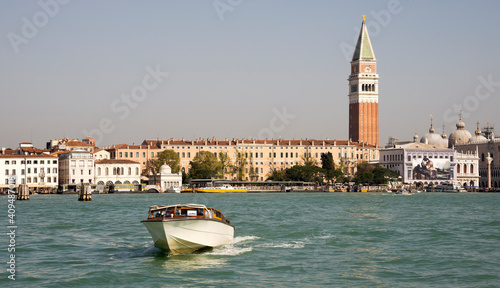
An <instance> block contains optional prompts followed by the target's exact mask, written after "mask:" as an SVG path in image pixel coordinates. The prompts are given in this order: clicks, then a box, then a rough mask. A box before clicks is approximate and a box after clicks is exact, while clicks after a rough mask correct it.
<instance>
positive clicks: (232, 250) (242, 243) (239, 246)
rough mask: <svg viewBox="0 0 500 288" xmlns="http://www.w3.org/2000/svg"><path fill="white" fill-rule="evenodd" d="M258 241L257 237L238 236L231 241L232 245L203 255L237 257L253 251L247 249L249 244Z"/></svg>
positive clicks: (250, 248) (217, 248) (249, 248)
mask: <svg viewBox="0 0 500 288" xmlns="http://www.w3.org/2000/svg"><path fill="white" fill-rule="evenodd" d="M257 239H259V237H257V236H238V237H235V238H234V240H233V244H228V245H224V246H220V247H216V248H214V249H213V250H212V251H209V252H206V253H203V254H205V255H221V256H237V255H241V254H244V253H247V252H251V251H252V250H253V248H252V247H247V244H249V242H252V241H254V240H257Z"/></svg>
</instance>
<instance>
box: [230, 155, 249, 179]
mask: <svg viewBox="0 0 500 288" xmlns="http://www.w3.org/2000/svg"><path fill="white" fill-rule="evenodd" d="M234 164H235V165H234V169H233V171H234V174H236V175H237V177H238V180H240V181H243V177H244V176H245V167H246V165H247V158H246V156H245V154H244V153H243V152H240V151H238V150H236V160H235V163H234Z"/></svg>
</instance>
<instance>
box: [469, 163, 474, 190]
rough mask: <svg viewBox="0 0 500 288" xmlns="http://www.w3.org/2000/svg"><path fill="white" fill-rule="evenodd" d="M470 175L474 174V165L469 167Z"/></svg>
mask: <svg viewBox="0 0 500 288" xmlns="http://www.w3.org/2000/svg"><path fill="white" fill-rule="evenodd" d="M470 174H474V164H471V165H470ZM471 186H472V185H471Z"/></svg>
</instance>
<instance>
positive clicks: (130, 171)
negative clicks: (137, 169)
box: [128, 167, 132, 175]
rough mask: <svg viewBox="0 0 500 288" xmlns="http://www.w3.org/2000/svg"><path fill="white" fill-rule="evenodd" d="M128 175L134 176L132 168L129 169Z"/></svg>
mask: <svg viewBox="0 0 500 288" xmlns="http://www.w3.org/2000/svg"><path fill="white" fill-rule="evenodd" d="M128 175H132V167H128Z"/></svg>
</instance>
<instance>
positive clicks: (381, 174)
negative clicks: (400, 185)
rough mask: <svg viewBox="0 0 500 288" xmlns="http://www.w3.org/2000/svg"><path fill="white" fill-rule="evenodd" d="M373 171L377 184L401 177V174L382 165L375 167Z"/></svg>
mask: <svg viewBox="0 0 500 288" xmlns="http://www.w3.org/2000/svg"><path fill="white" fill-rule="evenodd" d="M372 173H373V182H375V183H376V184H387V183H388V182H389V180H391V179H397V178H398V177H399V174H398V173H397V172H395V171H392V170H390V169H386V168H381V167H377V168H374V169H373V171H372ZM392 181H394V180H392Z"/></svg>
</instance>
